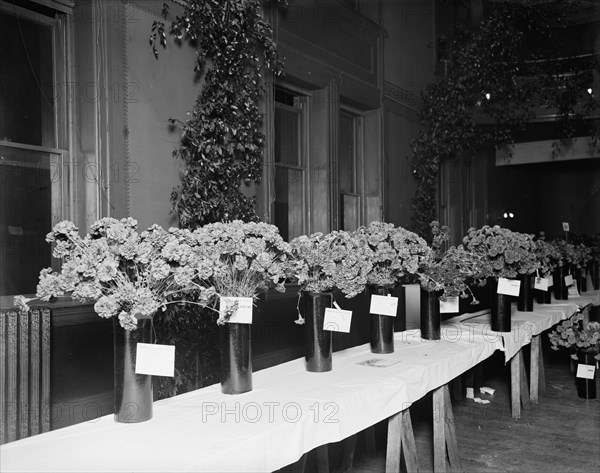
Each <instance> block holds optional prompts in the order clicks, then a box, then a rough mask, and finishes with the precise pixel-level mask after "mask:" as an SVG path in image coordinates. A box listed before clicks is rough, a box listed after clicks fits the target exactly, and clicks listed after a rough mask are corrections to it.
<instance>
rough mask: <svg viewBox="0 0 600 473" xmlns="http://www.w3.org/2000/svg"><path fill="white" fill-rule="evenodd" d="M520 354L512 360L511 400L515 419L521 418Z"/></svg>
mask: <svg viewBox="0 0 600 473" xmlns="http://www.w3.org/2000/svg"><path fill="white" fill-rule="evenodd" d="M520 353H521V352H518V353H517V354H516V355H515V356H513V357H512V358H511V360H510V398H511V411H512V417H513V419H517V420H518V419H520V418H521V362H520V358H519V354H520Z"/></svg>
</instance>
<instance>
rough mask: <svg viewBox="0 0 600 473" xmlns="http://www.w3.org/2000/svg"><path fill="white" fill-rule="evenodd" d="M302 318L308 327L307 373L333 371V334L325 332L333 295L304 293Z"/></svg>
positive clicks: (305, 359)
mask: <svg viewBox="0 0 600 473" xmlns="http://www.w3.org/2000/svg"><path fill="white" fill-rule="evenodd" d="M301 297H302V308H303V311H302V316H303V317H304V325H305V326H306V352H305V354H304V364H305V366H306V371H311V372H313V373H322V372H325V371H331V369H332V366H333V363H332V359H333V356H332V332H331V331H329V330H323V321H324V320H325V309H327V308H328V307H332V304H333V293H331V292H308V291H302V296H301Z"/></svg>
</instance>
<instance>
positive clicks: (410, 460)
mask: <svg viewBox="0 0 600 473" xmlns="http://www.w3.org/2000/svg"><path fill="white" fill-rule="evenodd" d="M402 454H404V462H405V463H406V471H407V473H411V472H418V471H419V465H418V461H417V445H416V443H415V435H414V433H413V429H412V422H411V420H410V411H409V410H408V409H404V410H403V411H401V412H399V413H398V414H394V415H393V416H392V417H390V418H389V420H388V438H387V451H386V456H385V471H386V473H399V472H400V459H401V456H402Z"/></svg>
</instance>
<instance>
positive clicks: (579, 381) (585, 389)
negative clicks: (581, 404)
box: [575, 351, 598, 399]
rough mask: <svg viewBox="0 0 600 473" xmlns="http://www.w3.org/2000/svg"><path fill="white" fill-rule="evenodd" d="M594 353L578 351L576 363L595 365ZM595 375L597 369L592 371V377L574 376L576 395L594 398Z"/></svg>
mask: <svg viewBox="0 0 600 473" xmlns="http://www.w3.org/2000/svg"><path fill="white" fill-rule="evenodd" d="M594 355H595V353H592V352H585V351H578V352H577V358H579V361H578V363H579V364H583V365H593V366H596V359H595V358H594ZM596 376H598V374H597V370H595V371H594V378H593V379H586V378H575V384H576V386H577V395H578V396H579V397H581V398H583V399H596Z"/></svg>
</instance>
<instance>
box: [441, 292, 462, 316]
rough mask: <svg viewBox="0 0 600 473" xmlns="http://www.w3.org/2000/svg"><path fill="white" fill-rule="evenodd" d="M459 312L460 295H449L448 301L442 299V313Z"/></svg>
mask: <svg viewBox="0 0 600 473" xmlns="http://www.w3.org/2000/svg"><path fill="white" fill-rule="evenodd" d="M451 312H458V296H455V297H448V300H446V301H440V314H449V313H451Z"/></svg>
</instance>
